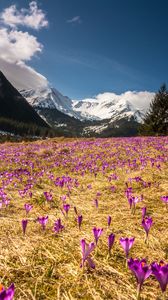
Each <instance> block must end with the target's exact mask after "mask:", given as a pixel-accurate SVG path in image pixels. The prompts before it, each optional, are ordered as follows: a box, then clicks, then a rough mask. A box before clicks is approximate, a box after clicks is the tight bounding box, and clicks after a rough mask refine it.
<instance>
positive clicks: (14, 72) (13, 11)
mask: <svg viewBox="0 0 168 300" xmlns="http://www.w3.org/2000/svg"><path fill="white" fill-rule="evenodd" d="M0 21H1V26H0V70H1V71H2V72H3V73H4V75H5V76H6V77H7V79H8V80H9V81H11V83H12V84H13V85H14V86H15V87H16V88H17V89H22V88H23V89H30V88H34V89H35V88H38V87H41V86H46V85H47V84H48V82H47V79H46V78H45V77H44V76H42V75H41V74H39V73H38V72H36V71H35V70H34V69H33V68H32V67H30V66H28V65H27V64H26V62H27V61H31V59H32V57H33V56H35V55H37V54H38V53H41V52H42V49H43V45H42V44H41V43H40V42H39V41H38V40H37V38H36V37H35V36H34V35H32V34H30V33H28V32H26V31H24V32H23V31H21V30H19V29H18V26H20V25H24V26H27V27H31V28H34V29H40V28H42V27H45V26H47V25H48V21H47V20H46V18H45V14H44V13H43V12H42V10H40V9H38V7H37V3H36V2H35V1H32V2H30V4H29V9H23V8H22V9H21V10H20V11H19V10H17V8H16V6H15V5H12V6H10V7H9V8H6V9H5V10H4V11H3V12H2V13H1V14H0ZM2 21H3V23H2Z"/></svg>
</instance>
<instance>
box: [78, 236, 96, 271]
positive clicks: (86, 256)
mask: <svg viewBox="0 0 168 300" xmlns="http://www.w3.org/2000/svg"><path fill="white" fill-rule="evenodd" d="M81 248H82V263H81V267H82V268H83V267H84V264H85V262H87V263H88V265H89V267H90V268H93V269H94V268H95V264H94V262H93V260H92V259H91V258H90V254H91V252H92V251H93V250H94V249H95V244H94V243H93V242H92V243H90V244H87V243H86V241H85V240H84V239H82V240H81Z"/></svg>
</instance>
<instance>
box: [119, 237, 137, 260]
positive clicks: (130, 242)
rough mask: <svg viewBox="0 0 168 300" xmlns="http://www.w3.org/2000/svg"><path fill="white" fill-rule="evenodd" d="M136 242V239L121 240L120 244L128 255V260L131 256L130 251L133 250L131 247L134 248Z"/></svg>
mask: <svg viewBox="0 0 168 300" xmlns="http://www.w3.org/2000/svg"><path fill="white" fill-rule="evenodd" d="M134 241H135V238H127V237H126V238H120V244H121V246H122V247H123V249H124V251H125V254H126V258H128V255H129V250H130V249H131V247H132V246H133V244H134Z"/></svg>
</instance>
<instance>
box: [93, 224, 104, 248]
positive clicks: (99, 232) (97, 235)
mask: <svg viewBox="0 0 168 300" xmlns="http://www.w3.org/2000/svg"><path fill="white" fill-rule="evenodd" d="M92 231H93V235H94V238H95V242H96V245H97V243H98V240H99V238H100V236H101V235H102V233H103V229H102V228H96V227H94V228H93V229H92Z"/></svg>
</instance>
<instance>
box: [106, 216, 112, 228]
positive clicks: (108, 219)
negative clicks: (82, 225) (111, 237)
mask: <svg viewBox="0 0 168 300" xmlns="http://www.w3.org/2000/svg"><path fill="white" fill-rule="evenodd" d="M107 224H108V227H110V225H111V216H108V218H107Z"/></svg>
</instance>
